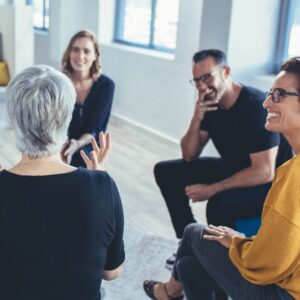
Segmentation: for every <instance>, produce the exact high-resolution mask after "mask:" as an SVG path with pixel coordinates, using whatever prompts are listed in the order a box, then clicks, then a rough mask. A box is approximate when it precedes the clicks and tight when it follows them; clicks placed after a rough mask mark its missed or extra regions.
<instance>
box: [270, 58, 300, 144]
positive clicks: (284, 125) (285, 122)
mask: <svg viewBox="0 0 300 300" xmlns="http://www.w3.org/2000/svg"><path fill="white" fill-rule="evenodd" d="M296 66H298V68H299V69H298V71H300V59H298V58H294V59H293V60H289V61H287V62H286V63H285V64H284V65H283V66H282V67H281V71H280V73H279V74H278V75H277V77H276V80H275V81H274V83H273V86H272V88H271V90H270V91H269V92H267V99H266V100H265V102H264V107H265V108H266V109H267V111H268V116H267V123H266V128H267V129H268V130H270V131H278V132H281V133H283V134H284V135H285V136H286V137H287V139H288V140H289V142H290V143H291V142H292V141H291V139H293V138H292V137H293V135H294V134H296V135H297V134H298V133H299V129H300V125H299V114H300V105H299V103H300V102H299V99H300V93H299V90H300V84H299V75H298V74H297V73H296V72H297V69H296Z"/></svg>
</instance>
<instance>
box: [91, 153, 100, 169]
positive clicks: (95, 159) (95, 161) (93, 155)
mask: <svg viewBox="0 0 300 300" xmlns="http://www.w3.org/2000/svg"><path fill="white" fill-rule="evenodd" d="M90 157H91V162H92V165H93V167H96V166H97V165H98V156H97V153H96V152H95V151H91V153H90Z"/></svg>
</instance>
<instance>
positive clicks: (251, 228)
mask: <svg viewBox="0 0 300 300" xmlns="http://www.w3.org/2000/svg"><path fill="white" fill-rule="evenodd" d="M260 225H261V218H251V219H241V220H238V221H236V223H235V230H237V231H239V232H242V233H244V234H245V235H246V236H247V237H251V236H253V235H256V233H257V231H258V229H259V227H260Z"/></svg>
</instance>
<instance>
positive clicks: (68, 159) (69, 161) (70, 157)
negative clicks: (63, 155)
mask: <svg viewBox="0 0 300 300" xmlns="http://www.w3.org/2000/svg"><path fill="white" fill-rule="evenodd" d="M71 161H72V155H71V154H69V155H67V164H68V165H69V164H70V163H71Z"/></svg>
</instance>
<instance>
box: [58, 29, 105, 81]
mask: <svg viewBox="0 0 300 300" xmlns="http://www.w3.org/2000/svg"><path fill="white" fill-rule="evenodd" d="M79 38H88V39H89V40H90V41H91V42H92V43H93V45H94V50H95V54H96V59H95V61H94V62H93V64H92V66H91V68H90V76H91V77H92V78H93V79H94V80H96V79H97V78H98V77H99V76H100V74H101V66H100V50H99V44H98V42H97V40H96V37H95V35H94V33H93V32H91V31H89V30H82V31H79V32H77V33H76V34H74V35H73V37H72V38H71V40H70V42H69V45H68V47H67V49H66V50H65V52H64V54H63V57H62V61H61V65H62V72H63V73H65V74H67V75H68V76H69V77H71V76H72V73H73V71H74V70H73V68H72V66H71V63H70V53H71V50H72V47H73V44H74V42H75V41H76V40H77V39H79Z"/></svg>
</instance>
